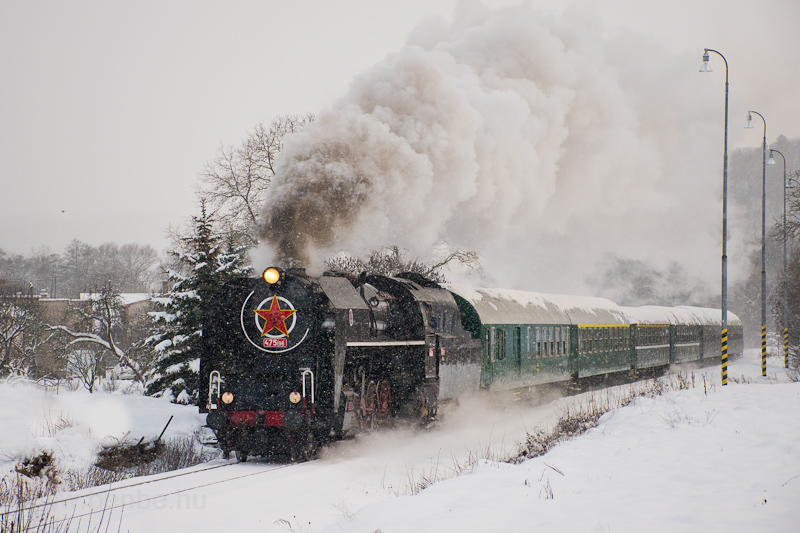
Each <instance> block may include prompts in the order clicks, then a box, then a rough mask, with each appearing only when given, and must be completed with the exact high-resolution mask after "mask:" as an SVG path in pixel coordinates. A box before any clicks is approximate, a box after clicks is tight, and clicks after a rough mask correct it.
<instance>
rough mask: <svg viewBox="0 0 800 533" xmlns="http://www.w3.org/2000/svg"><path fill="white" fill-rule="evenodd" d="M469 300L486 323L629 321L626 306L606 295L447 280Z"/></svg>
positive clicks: (625, 322)
mask: <svg viewBox="0 0 800 533" xmlns="http://www.w3.org/2000/svg"><path fill="white" fill-rule="evenodd" d="M445 288H447V290H449V291H450V292H452V293H453V294H456V295H457V296H460V297H461V298H463V299H464V300H466V301H467V302H469V303H470V304H471V305H472V306H473V307H474V308H475V311H476V312H477V313H478V317H479V318H480V320H481V322H482V323H483V324H629V323H630V321H629V320H628V318H627V317H626V315H625V313H623V311H622V308H620V307H619V306H618V305H617V304H615V303H614V302H612V301H611V300H606V299H605V298H594V297H583V296H562V295H556V294H543V293H538V292H528V291H518V290H513V289H472V288H468V287H463V286H460V285H452V284H445Z"/></svg>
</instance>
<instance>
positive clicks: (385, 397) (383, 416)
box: [378, 380, 392, 426]
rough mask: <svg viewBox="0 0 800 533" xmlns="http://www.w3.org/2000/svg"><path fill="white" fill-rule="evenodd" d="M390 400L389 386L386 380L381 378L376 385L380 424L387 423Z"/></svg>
mask: <svg viewBox="0 0 800 533" xmlns="http://www.w3.org/2000/svg"><path fill="white" fill-rule="evenodd" d="M391 401H392V392H391V386H390V385H389V381H388V380H383V381H381V382H380V384H379V385H378V423H379V424H380V425H381V426H386V425H389V415H390V412H389V405H390V403H391Z"/></svg>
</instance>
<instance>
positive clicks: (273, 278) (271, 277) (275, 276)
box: [262, 267, 283, 285]
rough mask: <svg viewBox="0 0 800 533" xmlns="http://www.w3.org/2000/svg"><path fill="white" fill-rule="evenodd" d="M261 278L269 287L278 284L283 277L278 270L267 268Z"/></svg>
mask: <svg viewBox="0 0 800 533" xmlns="http://www.w3.org/2000/svg"><path fill="white" fill-rule="evenodd" d="M262 277H263V278H264V281H266V282H267V283H269V284H270V285H275V284H276V283H278V282H279V281H280V280H281V278H282V277H283V276H282V272H281V271H280V269H278V268H275V267H269V268H268V269H266V270H265V271H264V274H263V275H262Z"/></svg>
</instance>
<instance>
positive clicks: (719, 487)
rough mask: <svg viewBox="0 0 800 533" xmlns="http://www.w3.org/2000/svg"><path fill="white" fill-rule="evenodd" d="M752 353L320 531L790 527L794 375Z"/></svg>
mask: <svg viewBox="0 0 800 533" xmlns="http://www.w3.org/2000/svg"><path fill="white" fill-rule="evenodd" d="M758 357H760V356H758V355H757V354H755V353H752V354H749V355H748V359H747V360H744V361H739V362H736V363H734V364H732V365H731V371H732V374H731V376H732V378H734V379H738V380H739V381H740V383H730V384H729V386H727V387H725V388H723V387H721V386H719V385H710V383H711V382H713V383H719V378H718V377H717V376H716V374H715V372H714V371H712V370H708V371H707V372H706V376H707V383H706V386H705V387H704V385H703V384H702V382H701V383H697V379H698V377H699V376H700V375H699V374H696V375H695V388H693V389H691V390H685V391H679V392H671V393H667V394H665V395H663V396H660V397H656V398H638V399H636V400H635V401H634V402H633V403H632V404H631V405H629V406H627V407H624V408H621V409H618V410H616V411H612V412H610V413H608V414H606V415H604V416H603V417H602V418H601V419H600V421H599V424H598V425H597V427H596V428H594V429H591V430H589V431H588V432H587V433H585V434H584V435H583V436H581V437H579V438H576V439H574V440H572V441H570V442H567V443H564V444H562V445H560V446H557V447H556V448H554V449H553V450H551V451H550V452H549V453H547V454H546V455H544V456H542V457H538V458H535V459H531V460H528V461H525V462H524V463H522V464H519V465H511V464H505V463H496V462H487V461H483V462H481V463H480V464H478V465H476V466H475V467H474V468H472V469H471V471H469V472H467V473H465V474H463V475H461V476H458V477H457V478H454V479H450V480H447V481H443V482H440V483H437V484H435V485H433V486H431V487H429V488H428V489H426V490H424V491H422V492H421V493H420V494H418V495H416V496H405V497H399V498H395V499H393V500H390V501H385V502H381V503H378V504H373V505H368V506H365V507H364V508H362V509H360V510H359V511H358V512H357V513H355V514H354V517H353V520H350V521H347V522H343V521H341V520H340V521H339V522H338V523H337V524H336V525H335V526H333V527H330V528H329V529H325V530H324V531H330V532H334V531H337V532H338V531H364V532H374V531H376V530H380V531H382V532H383V533H395V532H419V531H445V530H450V531H476V532H477V531H498V532H499V531H503V532H505V531H550V532H552V531H565V532H566V531H570V532H572V531H614V532H620V531H631V532H634V531H645V530H647V531H671V532H674V531H704V532H710V531H724V532H731V531H772V532H778V531H787V532H788V531H797V530H798V525H797V523H798V518H797V515H796V512H794V511H795V509H796V507H795V506H796V505H797V502H798V500H799V499H800V424H799V423H798V421H797V420H798V412H800V383H794V382H789V380H788V379H787V377H786V374H785V372H784V371H783V369H782V368H778V369H777V370H776V367H777V366H778V364H779V362H780V361H779V360H778V359H777V358H771V359H770V363H772V365H771V370H770V375H769V376H768V377H767V378H762V377H761V376H760V360H758V359H757V358H758ZM716 370H717V371H718V368H717V369H716ZM742 375H744V380H742ZM700 379H701V380H702V377H700ZM742 381H744V382H747V383H742Z"/></svg>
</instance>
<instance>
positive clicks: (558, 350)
mask: <svg viewBox="0 0 800 533" xmlns="http://www.w3.org/2000/svg"><path fill="white" fill-rule="evenodd" d="M556 354H558V355H561V328H556Z"/></svg>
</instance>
